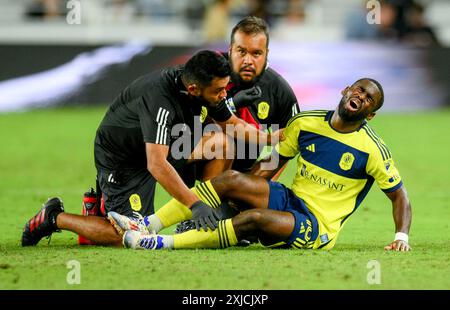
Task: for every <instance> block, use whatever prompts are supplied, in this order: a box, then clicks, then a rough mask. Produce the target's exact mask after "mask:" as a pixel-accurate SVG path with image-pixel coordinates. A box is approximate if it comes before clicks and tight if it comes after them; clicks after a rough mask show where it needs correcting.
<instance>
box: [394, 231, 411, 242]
mask: <svg viewBox="0 0 450 310" xmlns="http://www.w3.org/2000/svg"><path fill="white" fill-rule="evenodd" d="M396 240H401V241H405V242H406V243H408V234H405V233H402V232H398V233H396V234H395V238H394V241H396Z"/></svg>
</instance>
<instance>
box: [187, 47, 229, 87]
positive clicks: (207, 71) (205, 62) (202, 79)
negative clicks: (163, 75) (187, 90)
mask: <svg viewBox="0 0 450 310" xmlns="http://www.w3.org/2000/svg"><path fill="white" fill-rule="evenodd" d="M230 74H231V67H230V64H229V63H228V61H227V59H226V58H225V57H224V56H223V55H222V54H220V53H218V52H213V51H208V50H203V51H200V52H198V53H196V54H195V55H194V56H192V58H191V59H189V60H188V62H187V63H186V64H185V66H184V70H183V74H182V79H183V81H184V82H186V83H189V84H198V85H200V86H203V87H206V86H209V85H211V82H212V80H213V78H215V77H218V78H225V77H227V76H229V75H230Z"/></svg>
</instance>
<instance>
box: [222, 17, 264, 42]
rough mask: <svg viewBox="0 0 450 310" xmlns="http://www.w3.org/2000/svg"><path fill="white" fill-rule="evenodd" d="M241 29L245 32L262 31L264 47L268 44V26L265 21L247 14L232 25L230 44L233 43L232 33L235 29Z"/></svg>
mask: <svg viewBox="0 0 450 310" xmlns="http://www.w3.org/2000/svg"><path fill="white" fill-rule="evenodd" d="M238 30H239V31H242V32H243V33H245V34H258V33H261V32H263V33H264V34H265V35H266V39H267V40H266V47H268V46H269V26H268V25H267V23H266V22H265V21H264V20H263V19H261V18H259V17H256V16H247V17H246V18H244V19H243V20H241V21H240V22H239V23H237V24H236V26H234V28H233V30H232V31H231V41H230V42H231V44H233V43H234V34H235V33H236V31H238Z"/></svg>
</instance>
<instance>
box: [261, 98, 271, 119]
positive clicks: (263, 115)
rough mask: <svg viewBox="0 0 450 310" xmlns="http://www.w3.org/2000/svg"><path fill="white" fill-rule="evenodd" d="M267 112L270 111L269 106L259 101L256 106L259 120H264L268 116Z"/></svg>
mask: <svg viewBox="0 0 450 310" xmlns="http://www.w3.org/2000/svg"><path fill="white" fill-rule="evenodd" d="M269 110H270V105H269V104H268V103H267V102H265V101H261V102H260V103H259V104H258V117H259V119H266V118H267V117H268V116H269Z"/></svg>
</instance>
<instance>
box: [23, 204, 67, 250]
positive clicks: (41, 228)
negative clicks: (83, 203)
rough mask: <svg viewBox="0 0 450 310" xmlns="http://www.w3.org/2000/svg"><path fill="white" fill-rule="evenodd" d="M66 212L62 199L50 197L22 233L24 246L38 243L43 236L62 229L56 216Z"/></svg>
mask: <svg viewBox="0 0 450 310" xmlns="http://www.w3.org/2000/svg"><path fill="white" fill-rule="evenodd" d="M61 212H64V205H63V202H62V200H61V199H59V198H57V197H55V198H50V199H49V200H47V202H46V203H45V204H44V206H43V207H42V209H41V210H40V211H39V212H38V213H37V214H36V215H35V216H33V217H32V218H31V219H30V220H29V221H28V222H27V223H26V224H25V227H24V229H23V233H22V246H30V245H36V244H37V243H38V242H39V241H40V240H41V239H42V238H43V237H46V236H50V235H51V234H52V233H54V232H58V231H60V230H59V229H58V227H57V226H56V216H57V215H58V214H60V213H61Z"/></svg>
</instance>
